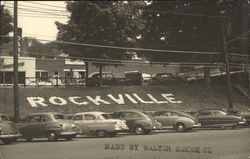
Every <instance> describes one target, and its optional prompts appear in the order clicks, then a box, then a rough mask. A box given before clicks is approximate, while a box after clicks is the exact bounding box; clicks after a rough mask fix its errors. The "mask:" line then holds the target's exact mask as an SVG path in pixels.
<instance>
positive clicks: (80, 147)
mask: <svg viewBox="0 0 250 159" xmlns="http://www.w3.org/2000/svg"><path fill="white" fill-rule="evenodd" d="M0 152H1V157H2V159H172V158H173V159H248V156H249V154H250V128H241V129H235V130H218V129H217V130H216V129H215V130H193V131H190V132H185V133H177V132H175V131H171V130H165V131H158V132H154V133H151V134H150V135H135V134H124V133H123V134H118V135H117V136H115V137H112V138H111V137H107V138H96V137H87V136H81V137H77V138H75V139H73V140H72V141H64V140H59V141H57V142H48V141H47V139H45V138H42V139H35V140H34V141H32V142H26V141H25V140H19V141H18V142H16V143H13V144H11V145H4V144H3V143H2V142H0ZM1 157H0V158H1Z"/></svg>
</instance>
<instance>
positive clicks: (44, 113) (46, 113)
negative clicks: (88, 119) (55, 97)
mask: <svg viewBox="0 0 250 159" xmlns="http://www.w3.org/2000/svg"><path fill="white" fill-rule="evenodd" d="M50 114H63V113H59V112H41V113H32V114H29V115H27V116H31V115H50Z"/></svg>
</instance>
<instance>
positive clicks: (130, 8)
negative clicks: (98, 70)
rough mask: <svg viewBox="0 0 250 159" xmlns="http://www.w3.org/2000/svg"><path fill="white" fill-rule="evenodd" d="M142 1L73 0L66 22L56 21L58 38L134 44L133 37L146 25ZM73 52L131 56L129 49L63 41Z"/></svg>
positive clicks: (72, 53) (104, 43) (68, 4)
mask: <svg viewBox="0 0 250 159" xmlns="http://www.w3.org/2000/svg"><path fill="white" fill-rule="evenodd" d="M142 5H143V2H140V1H133V2H130V1H128V2H123V1H71V2H67V10H68V11H69V12H70V13H71V16H70V17H69V20H68V22H67V24H62V23H59V22H56V25H57V28H58V30H59V32H58V35H57V39H58V40H62V41H68V42H77V43H91V44H101V45H111V46H112V45H113V46H132V45H133V44H132V41H133V39H135V37H136V36H138V35H139V34H140V31H141V30H142V28H143V27H144V25H143V21H142V19H141V15H140V13H139V9H138V8H140V7H141V6H142ZM61 48H62V49H63V51H64V52H65V53H67V54H70V55H71V56H81V57H91V58H104V59H128V58H130V56H129V55H128V54H126V52H127V51H126V50H117V49H110V48H97V47H87V46H76V45H61Z"/></svg>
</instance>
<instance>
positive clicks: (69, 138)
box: [65, 136, 73, 141]
mask: <svg viewBox="0 0 250 159" xmlns="http://www.w3.org/2000/svg"><path fill="white" fill-rule="evenodd" d="M72 139H73V136H66V137H65V140H66V141H71V140H72Z"/></svg>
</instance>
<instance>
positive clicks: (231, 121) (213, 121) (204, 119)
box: [197, 109, 246, 129]
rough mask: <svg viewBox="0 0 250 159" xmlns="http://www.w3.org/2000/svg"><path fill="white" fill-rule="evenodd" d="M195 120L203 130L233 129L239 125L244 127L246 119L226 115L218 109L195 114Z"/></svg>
mask: <svg viewBox="0 0 250 159" xmlns="http://www.w3.org/2000/svg"><path fill="white" fill-rule="evenodd" d="M197 118H198V120H199V122H200V123H201V127H204V128H226V129H233V128H234V127H236V126H239V125H245V124H246V119H245V118H243V117H240V116H236V115H228V114H227V113H226V112H225V111H223V110H220V109H207V110H200V111H198V112H197Z"/></svg>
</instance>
